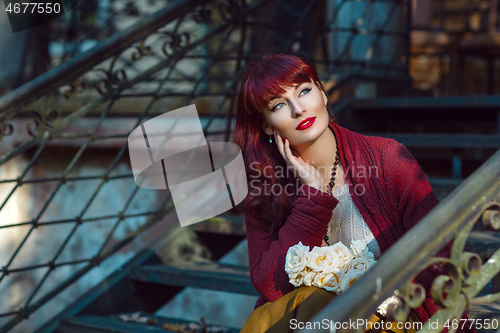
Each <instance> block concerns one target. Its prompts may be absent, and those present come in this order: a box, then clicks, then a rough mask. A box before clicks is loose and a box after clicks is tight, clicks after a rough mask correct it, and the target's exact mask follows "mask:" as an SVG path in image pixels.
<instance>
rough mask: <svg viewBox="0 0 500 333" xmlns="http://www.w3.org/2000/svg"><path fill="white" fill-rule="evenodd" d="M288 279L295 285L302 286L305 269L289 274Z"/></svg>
mask: <svg viewBox="0 0 500 333" xmlns="http://www.w3.org/2000/svg"><path fill="white" fill-rule="evenodd" d="M288 279H289V281H290V283H291V284H293V285H294V287H300V286H301V285H302V282H303V281H304V271H302V272H298V273H292V274H288Z"/></svg>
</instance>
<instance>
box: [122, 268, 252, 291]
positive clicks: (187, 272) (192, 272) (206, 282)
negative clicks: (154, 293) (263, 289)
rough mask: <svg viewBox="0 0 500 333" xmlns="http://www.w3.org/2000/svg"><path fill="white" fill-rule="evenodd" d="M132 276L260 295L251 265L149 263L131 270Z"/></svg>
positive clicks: (175, 284) (138, 278) (137, 279)
mask: <svg viewBox="0 0 500 333" xmlns="http://www.w3.org/2000/svg"><path fill="white" fill-rule="evenodd" d="M129 276H130V279H132V280H133V281H141V282H147V283H156V284H162V285H170V286H180V287H195V288H202V289H211V290H220V291H227V292H233V293H239V294H246V295H253V296H259V294H258V293H257V291H256V290H255V289H254V288H253V286H252V283H251V281H250V273H249V270H248V267H244V266H233V265H223V264H218V263H209V264H190V265H184V266H165V265H145V266H140V267H135V268H133V269H132V270H131V271H130V275H129Z"/></svg>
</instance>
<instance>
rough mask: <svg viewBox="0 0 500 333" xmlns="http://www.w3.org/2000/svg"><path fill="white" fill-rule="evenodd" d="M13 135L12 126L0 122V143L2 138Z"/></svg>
mask: <svg viewBox="0 0 500 333" xmlns="http://www.w3.org/2000/svg"><path fill="white" fill-rule="evenodd" d="M12 133H14V126H13V125H12V124H11V123H7V122H0V141H2V139H3V137H4V136H8V135H12Z"/></svg>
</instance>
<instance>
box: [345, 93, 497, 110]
mask: <svg viewBox="0 0 500 333" xmlns="http://www.w3.org/2000/svg"><path fill="white" fill-rule="evenodd" d="M352 108H354V109H368V110H389V109H392V110H399V109H405V110H429V109H453V110H456V109H471V108H473V109H474V112H476V111H479V110H481V109H500V97H499V96H468V97H438V98H436V97H390V98H389V97H386V98H367V99H356V100H354V101H353V103H352Z"/></svg>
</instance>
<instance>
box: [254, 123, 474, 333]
mask: <svg viewBox="0 0 500 333" xmlns="http://www.w3.org/2000/svg"><path fill="white" fill-rule="evenodd" d="M330 127H331V129H332V130H334V131H335V134H336V138H337V143H338V146H339V148H338V149H339V152H340V161H341V163H342V167H343V168H344V172H345V174H346V179H347V182H348V184H349V192H350V194H351V197H352V200H353V202H354V204H355V205H356V207H357V208H358V210H359V212H360V213H361V215H362V216H363V219H364V220H365V222H366V223H367V224H368V227H369V228H370V230H371V231H372V233H373V235H374V236H375V239H376V240H377V242H378V245H379V247H380V251H381V253H382V254H383V253H384V252H385V251H386V250H387V249H388V248H389V247H390V246H391V245H392V244H394V243H395V242H396V241H397V240H398V239H399V238H400V237H401V236H402V235H403V234H404V233H405V232H407V231H408V230H409V229H410V228H411V227H413V226H414V225H415V224H416V223H417V222H418V221H420V219H421V218H422V217H424V216H425V215H426V214H427V213H428V212H429V211H431V210H432V209H433V208H434V207H435V206H436V205H437V204H438V203H439V201H438V199H437V197H436V195H435V194H434V192H433V190H432V188H431V186H430V184H429V182H428V181H427V178H426V176H425V175H424V173H423V171H422V169H421V168H420V166H419V165H418V163H417V161H416V160H415V158H414V157H413V156H412V154H411V153H410V152H409V151H408V150H407V149H406V148H405V147H404V146H403V145H402V144H401V143H399V142H397V141H395V140H393V139H387V138H382V137H371V136H365V135H361V134H359V133H355V132H352V131H350V130H348V129H345V128H343V127H341V126H339V125H337V124H331V125H330ZM369 166H372V167H373V166H376V167H377V169H375V168H372V169H371V172H372V174H371V177H369V173H368V172H369V168H368V167H369ZM347 168H349V169H347ZM363 170H365V172H363ZM376 170H378V177H377V175H376ZM356 193H357V194H356ZM337 203H338V200H337V199H336V198H335V197H333V196H331V195H329V194H327V193H324V192H322V191H317V190H316V189H314V188H311V187H309V186H307V185H302V186H301V187H300V188H299V194H298V196H297V198H296V200H295V202H294V204H293V208H292V211H291V213H290V215H289V216H288V217H287V218H286V221H285V222H284V224H283V226H282V227H281V228H280V229H279V231H278V237H277V239H276V237H272V235H271V234H269V231H268V228H267V227H266V226H264V224H263V223H262V221H261V220H259V219H256V218H253V217H251V216H250V215H248V214H247V215H246V216H245V223H246V233H247V239H248V255H249V263H250V278H251V280H252V284H253V286H254V287H255V289H256V290H257V291H258V292H259V294H260V295H261V297H260V298H259V299H258V301H257V304H256V305H255V307H256V308H257V307H259V306H260V305H262V304H264V303H266V302H268V301H270V302H273V301H275V300H277V299H278V298H280V297H281V296H283V295H285V294H286V293H288V292H290V291H292V290H293V289H294V287H293V285H292V284H291V283H289V281H288V275H287V273H286V272H285V256H286V253H287V251H288V249H289V248H290V247H291V246H293V245H295V244H297V243H299V242H302V243H303V244H304V245H306V246H310V247H311V248H312V247H314V246H321V242H322V239H323V235H325V234H326V232H327V227H328V223H329V222H330V219H331V217H332V214H333V213H332V211H333V209H334V208H335V207H336V206H337ZM450 249H451V242H450V243H449V244H447V245H446V246H445V247H444V248H443V249H442V250H441V251H440V252H439V253H438V254H437V256H442V257H449V254H450ZM440 273H441V272H440V271H438V269H437V268H427V269H426V270H425V271H424V272H422V273H420V274H419V275H418V276H417V278H416V279H415V282H417V283H420V284H422V286H424V288H425V289H426V295H427V297H426V300H425V301H424V304H423V305H422V306H420V307H419V308H418V309H416V310H415V311H416V313H417V315H418V317H419V319H420V320H421V321H422V322H426V321H427V320H429V318H430V317H431V316H432V314H433V313H434V312H436V310H437V307H436V305H435V304H434V302H433V300H432V298H431V296H430V292H429V289H430V285H431V283H432V281H433V279H434V277H435V276H437V275H438V274H440ZM464 316H465V314H464ZM464 318H466V317H464ZM459 331H461V330H459Z"/></svg>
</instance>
